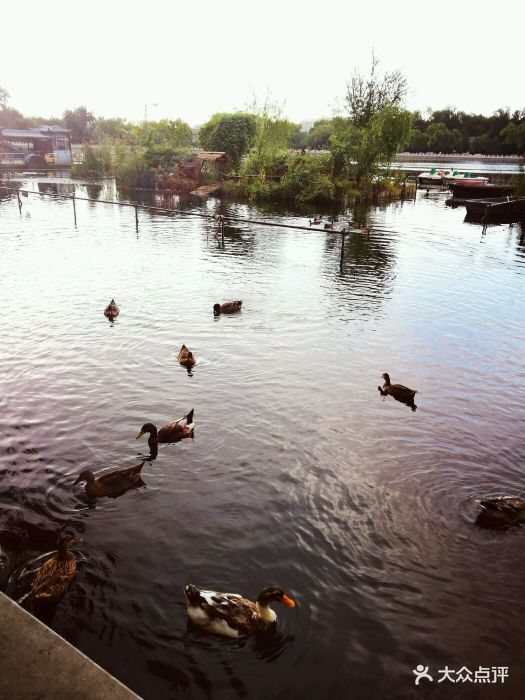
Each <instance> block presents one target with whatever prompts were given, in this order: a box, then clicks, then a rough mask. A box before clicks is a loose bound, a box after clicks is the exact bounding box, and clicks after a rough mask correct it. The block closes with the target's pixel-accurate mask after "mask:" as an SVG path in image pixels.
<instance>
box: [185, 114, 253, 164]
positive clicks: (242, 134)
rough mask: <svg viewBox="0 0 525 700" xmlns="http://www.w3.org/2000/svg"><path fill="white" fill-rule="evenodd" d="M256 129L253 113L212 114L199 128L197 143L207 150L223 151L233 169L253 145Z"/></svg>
mask: <svg viewBox="0 0 525 700" xmlns="http://www.w3.org/2000/svg"><path fill="white" fill-rule="evenodd" d="M256 129H257V118H256V116H255V115H254V114H247V113H245V112H234V113H232V114H228V113H219V114H214V115H213V116H212V117H211V119H210V120H209V121H207V122H206V124H203V125H202V126H201V128H200V130H199V143H200V145H201V146H202V147H203V148H204V149H205V150H207V151H224V152H225V153H227V154H228V156H229V158H230V161H231V164H232V166H233V168H234V169H237V168H238V167H239V165H240V163H241V160H242V158H243V156H244V155H245V154H246V153H247V152H248V150H249V149H250V148H251V146H252V145H253V142H254V140H255V132H256Z"/></svg>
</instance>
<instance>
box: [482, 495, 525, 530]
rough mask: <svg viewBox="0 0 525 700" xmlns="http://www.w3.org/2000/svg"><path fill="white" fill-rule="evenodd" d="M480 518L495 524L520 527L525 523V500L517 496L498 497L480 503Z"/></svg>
mask: <svg viewBox="0 0 525 700" xmlns="http://www.w3.org/2000/svg"><path fill="white" fill-rule="evenodd" d="M478 502H479V506H480V508H481V512H480V514H479V515H480V516H481V517H482V518H483V519H484V520H491V521H493V522H494V523H495V524H502V525H519V524H520V523H524V522H525V500H523V499H522V498H518V497H517V496H497V497H495V498H485V499H484V500H483V501H478Z"/></svg>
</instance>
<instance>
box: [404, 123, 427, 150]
mask: <svg viewBox="0 0 525 700" xmlns="http://www.w3.org/2000/svg"><path fill="white" fill-rule="evenodd" d="M407 150H408V151H410V152H411V153H425V151H427V150H428V136H427V135H426V133H425V132H424V131H421V129H417V128H414V129H412V131H411V132H410V141H409V143H408V146H407Z"/></svg>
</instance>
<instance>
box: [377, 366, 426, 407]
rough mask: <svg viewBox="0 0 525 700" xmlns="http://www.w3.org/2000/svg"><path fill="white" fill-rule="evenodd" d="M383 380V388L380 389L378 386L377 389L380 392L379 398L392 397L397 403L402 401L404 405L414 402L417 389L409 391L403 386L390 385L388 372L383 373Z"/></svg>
mask: <svg viewBox="0 0 525 700" xmlns="http://www.w3.org/2000/svg"><path fill="white" fill-rule="evenodd" d="M383 379H384V380H385V383H384V384H383V388H382V389H381V387H380V386H378V387H377V388H378V389H379V391H380V392H381V396H393V397H394V398H395V399H397V400H398V401H403V402H404V403H406V402H408V401H413V400H414V396H415V395H416V394H417V389H409V388H408V387H407V386H403V384H391V383H390V375H389V374H388V372H384V373H383Z"/></svg>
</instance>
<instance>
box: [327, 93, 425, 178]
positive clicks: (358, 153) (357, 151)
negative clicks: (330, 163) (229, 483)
mask: <svg viewBox="0 0 525 700" xmlns="http://www.w3.org/2000/svg"><path fill="white" fill-rule="evenodd" d="M411 124H412V115H411V114H410V112H407V111H406V110H404V109H400V108H399V107H397V106H396V105H388V106H385V107H383V108H381V109H380V110H378V111H376V112H375V114H374V115H373V116H372V118H371V119H370V121H369V123H368V125H367V126H358V125H356V124H355V123H354V122H353V121H352V120H351V119H345V118H341V117H338V118H336V119H334V126H335V129H334V134H333V136H332V137H331V139H330V149H331V151H332V153H333V155H334V165H335V169H336V171H337V170H339V171H341V170H342V169H343V168H344V169H346V171H347V173H348V174H349V175H350V176H352V177H355V179H356V181H357V183H358V184H359V183H360V182H361V180H363V179H364V178H366V177H369V176H370V175H372V174H374V173H375V172H376V171H377V169H378V166H379V165H380V164H381V165H387V166H389V165H390V163H391V162H392V160H393V158H394V156H395V155H396V153H397V152H398V151H399V150H401V149H402V148H404V147H405V146H406V145H407V143H408V141H409V139H410V130H411Z"/></svg>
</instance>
